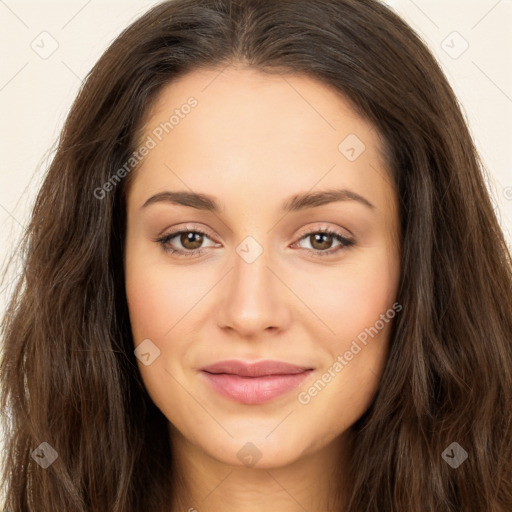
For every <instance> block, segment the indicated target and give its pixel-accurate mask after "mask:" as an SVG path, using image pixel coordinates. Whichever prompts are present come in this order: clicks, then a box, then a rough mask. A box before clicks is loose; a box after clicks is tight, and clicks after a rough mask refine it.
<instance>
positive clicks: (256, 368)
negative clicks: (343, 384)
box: [201, 360, 313, 377]
mask: <svg viewBox="0 0 512 512" xmlns="http://www.w3.org/2000/svg"><path fill="white" fill-rule="evenodd" d="M312 369H313V368H311V367H310V366H297V365H294V364H290V363H286V362H284V361H271V360H266V361H258V362H256V363H250V362H245V361H237V360H229V361H219V362H217V363H214V364H211V365H208V366H205V367H204V368H201V370H202V371H204V372H208V373H228V374H231V375H240V376H242V377H263V376H266V375H293V374H296V373H302V372H304V371H306V370H312Z"/></svg>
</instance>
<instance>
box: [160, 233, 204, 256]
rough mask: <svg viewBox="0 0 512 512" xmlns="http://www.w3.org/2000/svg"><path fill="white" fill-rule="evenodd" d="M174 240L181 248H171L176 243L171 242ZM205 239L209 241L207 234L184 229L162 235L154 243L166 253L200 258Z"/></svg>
mask: <svg viewBox="0 0 512 512" xmlns="http://www.w3.org/2000/svg"><path fill="white" fill-rule="evenodd" d="M174 239H176V242H177V243H179V244H180V245H181V247H182V248H179V247H178V248H177V249H176V248H175V247H173V244H175V243H176V242H172V241H173V240H174ZM205 239H208V240H211V239H210V237H209V235H208V233H206V232H205V231H202V230H201V229H197V228H194V229H189V228H187V227H185V228H183V229H181V230H179V231H174V232H172V233H169V234H168V235H164V236H162V237H160V238H158V239H156V240H155V242H158V243H159V244H160V245H161V246H162V249H163V250H164V251H165V252H167V253H171V254H178V255H180V256H186V257H190V256H200V255H201V254H202V253H203V252H204V249H205V248H202V247H201V245H202V244H203V242H204V240H205ZM210 247H212V246H210Z"/></svg>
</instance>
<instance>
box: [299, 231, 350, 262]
mask: <svg viewBox="0 0 512 512" xmlns="http://www.w3.org/2000/svg"><path fill="white" fill-rule="evenodd" d="M302 240H306V241H307V242H309V244H310V246H311V247H312V248H311V249H310V248H305V250H306V251H307V252H308V253H310V254H313V255H315V256H329V255H332V254H334V253H338V252H340V251H342V250H344V249H347V248H349V247H352V246H353V245H355V240H353V239H352V238H347V237H346V236H344V235H343V234H341V233H339V232H338V231H336V230H334V229H331V228H320V229H316V230H314V231H309V232H308V233H306V234H305V235H303V236H302V237H301V239H300V240H299V242H300V241H302ZM299 242H296V244H299ZM334 242H338V243H339V245H338V246H334V250H333V249H332V245H333V243H334ZM294 245H295V244H294Z"/></svg>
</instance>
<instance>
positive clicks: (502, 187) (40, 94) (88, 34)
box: [0, 0, 512, 460]
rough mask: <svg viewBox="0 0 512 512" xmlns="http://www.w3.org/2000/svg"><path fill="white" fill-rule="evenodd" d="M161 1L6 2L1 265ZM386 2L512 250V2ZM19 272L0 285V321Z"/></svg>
mask: <svg viewBox="0 0 512 512" xmlns="http://www.w3.org/2000/svg"><path fill="white" fill-rule="evenodd" d="M157 3H159V2H155V1H149V0H147V1H138V2H136V1H133V0H132V1H127V0H124V1H122V2H121V1H113V0H110V1H101V2H100V1H99V0H89V1H87V0H66V1H61V2H58V1H39V0H38V1H35V0H32V1H20V0H0V47H1V52H2V57H1V60H0V109H1V113H2V115H1V117H0V144H1V147H0V150H1V151H0V154H1V160H0V161H1V172H0V229H1V238H0V262H3V261H5V258H6V256H8V255H9V254H10V253H11V252H12V251H15V249H16V240H17V237H18V236H19V235H20V234H21V232H22V230H23V228H24V226H26V224H27V219H28V215H29V210H30V207H31V204H32V202H33V200H34V197H35V193H36V191H37V189H38V187H39V185H40V183H41V178H42V175H43V173H44V170H45V168H46V165H47V163H48V161H49V159H50V157H51V155H52V151H53V145H54V143H55V141H56V139H57V136H58V134H59V131H60V129H61V127H62V124H63V121H64V119H65V117H66V114H67V112H68V109H69V107H70V105H71V102H72V101H73V99H74V98H75V96H76V94H77V92H78V89H79V87H80V85H81V82H82V80H83V78H84V77H85V76H86V74H87V73H88V71H89V70H90V69H91V67H92V66H93V64H94V63H95V62H96V60H97V59H98V58H99V56H100V55H101V54H102V52H103V51H104V50H105V48H106V47H107V45H108V44H109V43H110V42H111V41H112V40H113V39H114V38H115V37H116V36H117V35H118V34H119V33H120V32H121V30H122V29H124V28H125V27H126V26H127V25H128V24H129V23H130V22H132V21H134V20H135V19H136V18H137V17H138V16H139V15H140V14H142V13H143V12H145V11H146V10H147V9H148V8H149V7H151V6H152V5H155V4H157ZM386 3H387V4H389V5H390V6H392V7H393V8H394V9H395V10H396V11H397V12H398V13H399V14H401V15H402V16H403V17H404V18H405V19H406V20H407V21H408V22H409V23H410V25H411V26H412V27H413V28H414V29H416V31H417V32H418V33H419V34H420V35H421V36H422V38H423V39H424V41H425V42H426V43H427V44H428V45H429V47H430V48H431V49H432V51H433V52H434V54H435V55H436V56H437V58H438V60H439V62H440V64H441V66H442V67H443V69H444V71H445V73H446V75H447V77H448V79H449V81H450V82H451V84H452V86H453V88H454V90H455V92H456V94H457V95H458V97H459V99H460V102H461V104H462V107H463V109H464V111H465V113H466V116H467V119H468V122H469V125H470V128H471V130H472V133H473V135H474V138H475V141H476V143H477V146H478V148H479V150H480V152H481V155H482V157H483V160H484V163H485V164H486V166H487V169H488V171H489V178H490V180H489V188H490V191H491V194H492V196H493V198H494V202H495V206H496V211H497V212H498V215H499V218H500V221H501V224H502V226H503V229H504V231H505V234H506V236H507V239H508V241H509V243H510V242H511V241H512V171H511V163H512V149H511V145H512V144H511V143H512V62H511V61H512V57H511V53H512V52H511V50H512V44H511V42H512V36H511V31H510V27H511V26H512V0H499V1H498V0H465V1H463V0H415V1H413V0H389V1H387V2H386ZM454 32H456V33H454ZM466 46H468V47H467V49H466ZM54 49H55V51H54V52H53V53H52V54H51V55H49V53H50V52H51V51H52V50H54ZM463 50H465V51H463ZM14 274H15V272H14V273H11V277H10V279H8V280H7V282H4V283H3V284H2V286H0V315H1V314H2V313H3V311H4V308H5V304H6V300H7V297H8V296H9V294H10V291H11V286H10V283H11V282H12V277H13V275H14ZM0 440H1V436H0ZM0 460H1V457H0Z"/></svg>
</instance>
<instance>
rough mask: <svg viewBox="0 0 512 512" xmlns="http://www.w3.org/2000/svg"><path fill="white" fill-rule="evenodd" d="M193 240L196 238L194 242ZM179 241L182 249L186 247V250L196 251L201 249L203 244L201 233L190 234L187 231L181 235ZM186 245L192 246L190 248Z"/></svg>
mask: <svg viewBox="0 0 512 512" xmlns="http://www.w3.org/2000/svg"><path fill="white" fill-rule="evenodd" d="M196 237H197V238H196ZM194 238H196V240H195V241H194ZM180 241H181V244H182V245H183V247H186V248H187V249H198V248H199V247H201V244H202V242H203V235H202V234H201V233H192V232H190V231H189V232H188V233H183V234H182V235H181V240H180ZM188 244H192V247H191V246H190V245H188Z"/></svg>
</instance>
